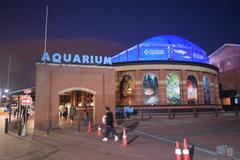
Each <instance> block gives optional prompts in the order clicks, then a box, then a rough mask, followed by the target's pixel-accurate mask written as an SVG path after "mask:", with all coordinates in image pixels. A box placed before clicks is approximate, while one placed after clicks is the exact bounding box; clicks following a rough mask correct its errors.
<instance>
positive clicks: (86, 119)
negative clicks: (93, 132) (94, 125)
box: [83, 106, 88, 125]
mask: <svg viewBox="0 0 240 160" xmlns="http://www.w3.org/2000/svg"><path fill="white" fill-rule="evenodd" d="M83 112H84V124H85V125H87V124H88V109H87V106H85V107H84V110H83Z"/></svg>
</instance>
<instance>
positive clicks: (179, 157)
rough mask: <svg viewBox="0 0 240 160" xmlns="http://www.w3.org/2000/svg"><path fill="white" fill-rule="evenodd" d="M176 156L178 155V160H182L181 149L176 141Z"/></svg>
mask: <svg viewBox="0 0 240 160" xmlns="http://www.w3.org/2000/svg"><path fill="white" fill-rule="evenodd" d="M175 155H176V160H182V152H181V149H180V148H179V143H178V141H176V148H175Z"/></svg>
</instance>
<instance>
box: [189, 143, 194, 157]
mask: <svg viewBox="0 0 240 160" xmlns="http://www.w3.org/2000/svg"><path fill="white" fill-rule="evenodd" d="M193 154H194V144H193V145H192V146H191V147H190V148H189V155H190V160H193Z"/></svg>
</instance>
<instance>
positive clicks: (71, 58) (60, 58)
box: [41, 52, 112, 65]
mask: <svg viewBox="0 0 240 160" xmlns="http://www.w3.org/2000/svg"><path fill="white" fill-rule="evenodd" d="M41 60H42V62H49V63H70V64H97V65H111V64H112V58H111V57H106V56H93V55H79V54H71V53H64V54H60V53H53V54H52V55H49V53H48V52H44V53H43V55H42V59H41Z"/></svg>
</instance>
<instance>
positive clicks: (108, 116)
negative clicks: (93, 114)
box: [103, 107, 119, 142]
mask: <svg viewBox="0 0 240 160" xmlns="http://www.w3.org/2000/svg"><path fill="white" fill-rule="evenodd" d="M105 112H106V129H105V137H104V138H103V141H104V142H107V141H108V136H109V133H110V132H112V135H113V136H114V141H115V142H116V141H118V140H119V138H118V136H117V133H116V130H115V129H114V125H113V123H114V121H113V113H112V112H111V110H110V108H109V107H105Z"/></svg>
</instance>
